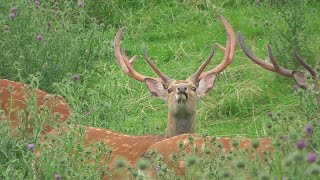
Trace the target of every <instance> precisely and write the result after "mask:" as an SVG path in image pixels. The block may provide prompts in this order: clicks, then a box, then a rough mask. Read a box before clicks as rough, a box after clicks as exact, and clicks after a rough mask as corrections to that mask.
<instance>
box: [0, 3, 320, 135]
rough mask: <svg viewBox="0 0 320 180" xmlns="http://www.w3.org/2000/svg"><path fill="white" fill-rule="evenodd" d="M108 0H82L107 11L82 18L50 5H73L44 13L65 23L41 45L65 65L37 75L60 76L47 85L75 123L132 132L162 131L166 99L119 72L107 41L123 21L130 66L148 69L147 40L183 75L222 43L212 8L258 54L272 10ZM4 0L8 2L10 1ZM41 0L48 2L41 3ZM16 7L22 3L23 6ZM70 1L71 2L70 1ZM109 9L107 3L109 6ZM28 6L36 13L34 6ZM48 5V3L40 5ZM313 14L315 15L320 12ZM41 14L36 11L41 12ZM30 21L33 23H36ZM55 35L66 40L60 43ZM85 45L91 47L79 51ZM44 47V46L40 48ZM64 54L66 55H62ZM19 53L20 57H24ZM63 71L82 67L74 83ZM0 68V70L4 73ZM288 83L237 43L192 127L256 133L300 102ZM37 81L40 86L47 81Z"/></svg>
mask: <svg viewBox="0 0 320 180" xmlns="http://www.w3.org/2000/svg"><path fill="white" fill-rule="evenodd" d="M115 2H116V1H115ZM115 2H112V3H110V4H108V5H104V4H101V5H99V7H100V9H95V8H97V7H96V6H97V4H99V3H96V4H93V3H92V4H90V3H88V5H87V6H86V7H85V11H88V12H92V14H95V12H98V11H99V10H100V11H101V12H112V13H113V14H111V15H110V14H100V15H97V14H95V15H94V16H96V17H99V18H98V21H89V22H88V21H85V20H83V19H82V18H79V19H78V18H73V16H75V17H77V16H80V15H83V14H82V12H81V11H79V12H78V11H77V10H72V11H71V10H68V8H65V9H64V7H67V5H63V4H61V5H60V6H59V7H58V6H57V7H56V6H55V9H57V8H58V9H59V8H60V10H61V12H64V11H67V10H68V12H69V11H70V12H73V14H72V13H71V15H70V16H68V17H69V18H68V19H63V18H62V17H64V14H63V13H61V14H59V13H58V14H59V16H57V18H56V19H55V18H52V17H51V18H47V19H49V20H51V21H53V22H60V23H61V24H59V23H57V26H58V25H59V26H61V27H62V28H61V29H64V28H67V29H68V31H62V33H61V36H62V37H60V36H58V35H57V34H58V32H60V31H59V30H57V32H51V34H50V35H51V36H52V39H53V40H54V41H53V40H52V41H49V39H48V41H47V42H53V44H54V45H52V46H53V47H56V52H55V51H53V50H52V48H50V45H49V47H48V48H49V49H51V50H52V51H50V52H49V53H47V54H48V55H49V56H53V57H55V58H56V59H59V58H60V59H63V60H65V62H66V63H65V64H64V65H63V66H59V68H60V69H61V68H63V67H64V69H63V70H62V69H61V70H58V72H57V70H55V71H54V72H55V73H59V72H61V74H59V75H56V76H54V75H53V78H52V79H49V80H50V81H43V82H45V83H46V84H48V83H49V82H51V84H53V82H60V81H61V78H64V79H65V81H63V82H62V83H58V84H57V85H55V86H53V89H52V91H53V92H57V93H58V94H63V95H65V96H66V98H67V100H68V101H69V103H70V104H71V106H72V107H73V109H74V116H75V117H76V119H77V121H78V122H79V123H80V124H87V125H92V126H100V127H106V128H109V129H113V130H117V131H120V132H123V133H131V134H145V133H163V132H164V130H165V126H166V118H167V111H166V106H165V103H164V102H162V101H161V100H158V99H155V98H151V97H150V95H149V93H148V92H147V88H146V87H145V86H144V84H143V83H138V82H135V81H134V80H132V79H130V78H128V77H127V76H125V75H123V74H122V72H121V71H120V68H119V67H118V66H117V64H116V61H115V58H114V56H113V52H112V49H111V45H110V44H111V43H112V41H113V38H114V37H113V36H114V34H115V32H116V31H117V29H118V28H119V27H120V26H126V27H127V29H126V32H125V34H124V37H123V44H122V46H123V47H125V49H126V50H127V51H126V52H127V54H128V56H132V55H134V54H137V55H138V56H139V60H138V62H136V63H135V68H136V69H137V71H139V72H141V73H142V74H147V75H153V73H152V72H151V70H150V69H149V68H146V67H147V65H146V64H145V63H144V62H143V58H142V48H143V47H148V50H149V51H148V52H149V55H150V56H151V58H152V59H153V60H154V61H155V63H156V64H158V66H159V68H160V69H162V70H163V71H164V72H165V73H167V74H168V75H170V76H171V77H173V78H177V79H184V78H186V77H188V76H189V75H190V74H192V73H193V72H194V71H195V70H196V69H197V68H198V66H199V65H200V64H201V63H202V61H203V60H204V59H205V58H206V56H207V55H208V54H209V51H210V47H211V45H212V44H213V43H214V42H219V43H222V44H223V43H225V41H226V37H225V31H224V29H223V27H222V25H221V24H220V22H219V21H218V20H217V18H216V16H215V15H216V13H219V14H222V15H224V16H225V17H226V19H227V20H228V21H229V23H230V24H231V25H232V26H233V28H234V29H235V31H240V30H241V32H242V33H243V34H244V35H245V37H246V39H247V43H248V44H249V46H250V47H251V49H253V51H254V53H255V54H257V55H258V56H260V57H262V58H263V57H265V56H266V50H265V48H264V47H265V44H266V43H267V42H268V37H267V36H266V35H265V30H264V29H263V28H264V27H263V26H262V24H263V22H264V21H265V19H268V15H270V16H271V15H272V13H274V10H273V9H270V7H268V6H260V7H257V6H255V5H251V4H249V3H247V4H246V5H245V6H244V5H243V6H238V5H234V6H233V5H228V6H227V5H225V6H222V4H223V3H220V4H219V3H217V5H214V4H210V5H209V6H204V7H202V8H197V7H196V6H194V5H193V4H192V3H191V4H188V3H177V2H170V1H163V2H162V3H150V4H143V3H142V4H139V5H138V6H134V5H132V7H130V6H127V7H126V6H124V5H123V4H121V3H119V2H118V3H115ZM186 2H187V1H186ZM122 5H123V6H122ZM7 6H8V7H10V5H7ZM45 6H46V7H47V8H48V7H50V6H49V5H48V4H45ZM19 8H21V9H22V7H19ZM69 8H70V9H72V8H74V5H72V6H70V7H69ZM104 8H105V9H104ZM3 9H6V10H7V9H8V8H3ZM66 9H67V10H66ZM110 9H111V10H112V11H109V10H110ZM312 9H313V8H311V7H310V9H306V13H307V14H310V13H311V10H312ZM29 11H31V10H29ZM74 11H75V12H74ZM31 12H34V13H38V12H37V10H32V11H31ZM49 12H51V11H47V12H45V13H47V14H48V13H49ZM28 13H29V12H28ZM317 13H319V12H317ZM31 14H32V13H31ZM53 15H54V14H53ZM60 15H61V17H60ZM107 15H109V16H107ZM35 16H38V15H37V14H35V15H34V16H32V17H33V18H34V17H35ZM81 17H82V16H81ZM316 17H319V14H317V15H316ZM37 18H39V17H37ZM104 18H107V19H109V21H106V20H105V19H104ZM44 19H45V20H47V19H46V18H44ZM40 20H43V19H41V18H40ZM82 21H83V22H82ZM2 22H3V21H2ZM97 22H98V23H106V24H104V25H103V26H104V27H105V28H99V27H98V25H97V26H94V27H93V26H92V27H93V28H90V27H83V26H84V24H86V23H89V24H90V23H92V24H95V23H97ZM2 24H3V23H2ZM306 24H307V25H309V24H310V22H309V21H307V22H306ZM33 25H34V26H37V23H34V24H33ZM101 26H102V25H101ZM311 26H312V27H313V28H311V29H313V30H314V31H312V33H313V34H312V36H310V39H309V40H308V42H309V43H308V44H306V46H310V48H311V51H312V52H314V55H313V58H315V59H317V58H319V55H318V54H316V53H315V52H316V51H317V50H318V49H319V44H320V43H319V37H318V36H317V35H316V34H317V31H316V27H319V21H318V22H317V21H315V22H312V24H311ZM33 34H34V33H33ZM32 37H33V38H34V36H32ZM80 37H82V38H83V39H82V38H80ZM60 38H61V39H60ZM61 40H63V41H64V42H65V43H66V44H64V45H63V44H61V43H59V42H61ZM30 41H31V40H30ZM310 44H316V45H314V46H313V45H310ZM4 46H5V44H4ZM30 46H31V45H30ZM88 46H90V48H89V52H91V50H92V52H93V53H92V54H90V53H86V52H87V51H86V50H87V47H88ZM66 47H68V48H70V49H71V50H69V49H66ZM25 48H26V47H24V46H23V45H21V47H20V50H21V52H25V51H26V49H25ZM72 50H73V51H72ZM43 51H44V53H45V52H48V51H46V49H44V50H43ZM275 53H281V52H275ZM284 53H287V52H284ZM61 54H62V55H61ZM64 54H66V56H63V55H64ZM73 54H74V55H73ZM59 56H62V57H59ZM46 57H47V56H46ZM66 57H67V58H66ZM222 57H223V53H222V52H221V51H219V50H217V53H216V56H215V58H214V62H213V63H212V65H210V67H214V66H215V65H217V64H218V63H219V62H220V61H221V59H222ZM2 58H3V59H7V58H8V57H5V56H3V57H2ZM12 58H14V57H11V59H12ZM17 58H19V57H17ZM28 58H29V60H30V59H32V58H34V59H32V60H36V59H37V58H38V59H39V61H40V62H42V61H43V59H42V58H41V56H35V55H34V54H32V55H28V57H27V59H28ZM65 58H66V59H65ZM49 59H50V58H49ZM8 60H10V58H8ZM8 60H5V61H8ZM20 60H21V61H23V58H22V59H20ZM48 62H51V61H48ZM78 63H79V64H80V65H78ZM37 67H38V69H39V70H38V71H40V69H41V67H43V66H42V65H41V63H40V65H37ZM53 67H54V65H53ZM36 70H37V69H36ZM42 70H43V69H42ZM35 72H36V71H31V72H29V73H35ZM44 72H46V71H44ZM62 72H63V73H64V74H62ZM66 72H70V73H79V74H81V78H82V81H81V83H77V82H76V83H74V82H71V81H70V76H72V75H71V74H67V73H66ZM11 73H12V74H14V73H13V72H11ZM27 75H28V73H26V75H25V77H22V79H27ZM2 76H5V77H7V74H5V75H4V74H2ZM61 76H62V77H61ZM50 77H51V76H50ZM9 78H10V77H9ZM12 79H17V77H16V76H15V77H12ZM45 80H47V79H45ZM293 83H294V82H293V80H290V79H288V78H285V77H280V76H278V75H276V74H273V73H270V72H267V71H264V70H262V69H261V68H259V67H257V66H255V65H253V64H252V63H251V62H249V61H248V60H247V58H246V57H245V56H244V54H243V53H242V52H241V50H240V49H239V48H238V50H237V52H236V58H235V60H234V63H233V64H232V65H231V66H230V67H229V68H228V69H227V70H226V71H225V72H224V73H221V74H220V75H219V79H218V81H217V83H216V88H215V89H214V90H213V92H211V93H210V95H209V96H208V97H206V98H205V99H204V100H203V101H202V102H200V103H199V107H198V118H197V120H198V123H197V132H198V133H203V132H208V133H209V134H210V135H217V136H218V135H219V136H220V135H225V136H229V135H232V136H235V135H240V136H251V137H252V136H260V135H263V129H262V126H261V125H262V124H263V122H264V120H265V119H266V113H267V112H269V111H275V110H278V109H279V108H281V110H282V111H290V112H296V111H298V110H299V108H298V105H297V103H298V99H297V97H296V96H295V95H294V94H293V93H291V85H292V84H293ZM43 88H46V85H45V86H43ZM86 111H89V112H90V113H89V115H88V116H84V115H83V113H84V112H86ZM298 118H300V117H298ZM301 118H303V117H301Z"/></svg>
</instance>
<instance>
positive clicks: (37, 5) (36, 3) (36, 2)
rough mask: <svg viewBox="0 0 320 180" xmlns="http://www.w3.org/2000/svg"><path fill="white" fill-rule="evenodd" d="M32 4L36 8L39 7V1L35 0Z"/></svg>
mask: <svg viewBox="0 0 320 180" xmlns="http://www.w3.org/2000/svg"><path fill="white" fill-rule="evenodd" d="M34 4H35V5H36V7H37V8H38V7H40V1H39V0H35V1H34Z"/></svg>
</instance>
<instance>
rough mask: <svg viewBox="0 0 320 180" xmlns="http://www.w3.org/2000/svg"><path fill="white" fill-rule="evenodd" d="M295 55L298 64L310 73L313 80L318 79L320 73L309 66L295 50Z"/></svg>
mask: <svg viewBox="0 0 320 180" xmlns="http://www.w3.org/2000/svg"><path fill="white" fill-rule="evenodd" d="M293 53H294V56H295V57H296V59H297V60H298V62H299V63H300V64H301V65H302V66H303V67H304V68H306V69H307V70H308V71H309V72H310V74H311V76H312V79H316V78H317V77H318V73H317V72H316V71H315V70H314V69H313V68H312V67H311V66H310V65H309V64H307V63H306V61H305V60H303V59H302V57H301V56H300V54H299V52H298V51H297V50H296V49H294V52H293Z"/></svg>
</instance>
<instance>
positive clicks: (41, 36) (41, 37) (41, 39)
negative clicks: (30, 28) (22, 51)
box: [36, 34, 44, 41]
mask: <svg viewBox="0 0 320 180" xmlns="http://www.w3.org/2000/svg"><path fill="white" fill-rule="evenodd" d="M36 38H37V40H38V41H43V40H44V37H43V35H42V34H38V35H37V37H36Z"/></svg>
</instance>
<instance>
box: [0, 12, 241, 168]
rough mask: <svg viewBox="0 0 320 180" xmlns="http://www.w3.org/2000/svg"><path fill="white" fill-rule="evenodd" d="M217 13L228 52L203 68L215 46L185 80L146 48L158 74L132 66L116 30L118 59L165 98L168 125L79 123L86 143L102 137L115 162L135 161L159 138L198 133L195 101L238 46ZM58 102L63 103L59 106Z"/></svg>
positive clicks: (65, 109)
mask: <svg viewBox="0 0 320 180" xmlns="http://www.w3.org/2000/svg"><path fill="white" fill-rule="evenodd" d="M218 17H219V19H220V21H221V22H222V24H223V26H224V27H225V29H226V31H227V43H226V48H225V49H224V51H225V55H224V58H223V60H222V62H221V63H220V64H219V65H218V66H216V67H215V68H213V69H211V70H209V71H206V72H204V69H205V68H206V66H207V65H208V64H209V63H210V61H211V59H212V58H213V56H214V50H213V48H212V49H211V52H210V54H209V56H208V58H207V59H206V60H205V61H204V63H203V64H202V65H201V66H200V67H199V68H198V70H197V71H196V72H195V73H194V74H193V75H191V76H190V77H189V78H188V79H186V80H174V79H171V78H169V77H168V76H167V75H165V74H164V73H162V72H161V71H160V70H159V69H158V68H157V66H156V65H155V64H154V63H153V62H152V61H151V60H150V58H149V56H148V54H147V51H146V50H145V49H144V53H143V54H144V58H145V60H146V61H147V63H148V65H149V66H150V67H151V68H152V69H153V71H154V72H155V73H156V74H157V75H158V76H159V77H158V78H153V77H148V76H145V75H142V74H140V73H138V72H136V71H135V70H134V68H133V66H132V64H133V63H134V61H135V59H136V56H133V57H132V58H130V59H128V57H127V56H126V54H125V52H124V51H122V50H121V48H120V39H121V36H122V34H123V32H124V28H121V29H120V30H119V31H118V33H117V34H116V36H115V40H114V51H115V56H116V59H117V62H118V64H119V65H120V67H121V69H122V71H123V72H124V73H125V74H126V75H128V76H130V77H132V78H134V79H135V80H137V81H140V82H144V83H145V84H146V86H147V87H148V89H149V91H150V92H151V94H152V95H154V96H156V97H159V98H161V99H164V100H166V102H167V106H168V122H167V129H166V132H165V134H164V136H162V135H143V136H131V135H125V134H120V133H117V132H114V131H110V130H107V129H103V128H96V127H90V126H81V125H79V126H80V127H82V128H84V129H85V133H84V134H85V136H84V139H85V140H84V141H85V144H86V145H89V144H91V143H93V142H96V141H102V142H104V143H105V144H107V145H108V146H109V145H110V147H112V148H113V153H112V156H111V160H110V162H114V160H115V159H116V158H118V157H119V156H122V157H124V158H125V159H126V160H127V162H128V163H129V164H134V163H135V162H136V161H137V159H139V158H140V157H142V156H143V154H144V153H145V152H146V151H147V150H148V148H149V147H150V146H151V145H153V144H155V143H156V142H160V141H162V140H163V139H170V138H172V137H175V136H179V135H181V134H185V133H195V128H196V121H195V116H196V103H197V101H198V100H199V99H200V98H201V97H203V96H205V95H207V94H208V93H209V92H210V91H211V90H212V88H213V86H214V82H215V80H216V77H217V74H219V73H220V72H222V71H224V70H225V69H226V68H227V67H228V66H229V65H230V64H231V63H232V61H233V59H234V54H235V50H236V46H237V39H236V36H235V33H234V31H233V29H232V27H231V26H230V25H229V23H228V22H227V21H226V19H225V18H224V17H223V16H218ZM11 83H13V84H18V86H19V87H23V86H24V85H22V84H20V83H15V82H11ZM4 87H8V86H4ZM3 89H4V90H5V92H6V93H7V95H5V94H3V92H1V95H3V96H1V98H2V99H7V100H2V104H3V106H4V107H6V108H5V111H6V115H7V116H8V114H10V113H8V112H11V111H10V110H9V109H10V108H12V106H11V105H10V106H9V104H10V102H9V99H10V98H9V99H8V97H10V96H12V93H11V91H7V90H6V88H3ZM15 91H16V92H14V93H13V95H14V96H15V98H14V99H16V100H17V102H19V103H20V102H22V103H20V104H19V103H15V104H14V106H15V107H16V108H17V109H20V110H23V109H25V104H24V103H23V102H24V100H25V98H26V96H27V95H25V94H23V91H22V88H20V89H19V88H18V89H16V90H15ZM10 93H11V94H10ZM36 94H37V97H38V100H39V101H41V100H42V99H45V100H46V97H47V96H50V95H48V94H47V93H45V92H43V91H41V90H37V91H36ZM60 100H61V102H60V103H61V104H59V103H58V104H56V106H54V107H56V108H60V109H61V110H55V111H54V110H52V113H55V112H60V113H61V114H62V116H61V115H60V116H61V117H63V118H62V119H61V121H62V122H63V121H65V120H66V119H67V118H68V117H69V116H70V112H71V110H70V107H69V106H68V105H67V104H66V103H65V101H64V99H60ZM43 102H45V101H41V102H40V103H39V104H38V107H40V106H42V105H45V106H46V104H44V103H43ZM59 105H60V106H61V107H59ZM54 107H53V108H54ZM50 108H52V106H50ZM10 117H11V116H10ZM10 120H11V121H12V122H16V120H15V119H10ZM68 128H72V127H71V126H69V127H66V128H64V129H63V130H62V131H68ZM59 132H61V131H59V130H55V129H50V131H49V130H48V134H54V135H59Z"/></svg>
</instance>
